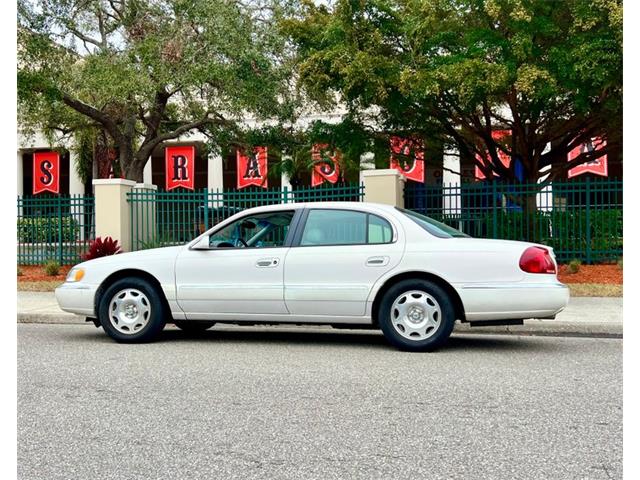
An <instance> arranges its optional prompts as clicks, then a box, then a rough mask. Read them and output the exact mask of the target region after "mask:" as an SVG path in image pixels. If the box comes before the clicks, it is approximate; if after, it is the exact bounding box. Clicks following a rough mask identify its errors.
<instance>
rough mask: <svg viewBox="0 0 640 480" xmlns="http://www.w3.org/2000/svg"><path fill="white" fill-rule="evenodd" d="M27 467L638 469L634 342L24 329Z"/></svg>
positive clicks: (557, 473) (21, 405) (263, 471)
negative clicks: (417, 349)
mask: <svg viewBox="0 0 640 480" xmlns="http://www.w3.org/2000/svg"><path fill="white" fill-rule="evenodd" d="M18 475H19V478H21V479H48V480H52V479H83V480H84V479H103V478H104V479H107V478H108V479H137V478H141V479H142V478H144V479H174V478H175V479H190V478H194V479H206V478H211V479H232V478H234V479H235V478H237V479H250V478H261V479H262V478H291V479H311V478H318V479H333V478H345V479H352V478H362V479H375V478H389V479H405V478H406V479H408V478H416V479H427V478H428V479H440V478H442V479H451V478H460V479H484V478H486V479H503V478H504V479H520V478H522V479H538V478H539V479H545V480H547V479H555V478H558V479H574V478H575V479H583V478H588V479H599V478H602V479H610V478H621V477H622V341H621V340H618V339H591V338H556V337H516V336H507V335H505V336H488V335H455V336H454V337H452V339H451V342H450V344H449V346H448V347H447V348H445V349H442V350H440V351H439V352H437V353H431V354H411V353H402V352H398V351H396V350H394V349H392V348H391V347H389V346H387V344H386V343H385V341H384V339H383V338H382V337H381V336H380V335H378V334H375V333H370V332H362V333H353V332H345V331H336V330H312V329H306V330H292V329H288V330H287V329H275V328H268V329H264V328H263V329H257V328H256V329H248V328H243V329H233V328H226V329H223V330H217V329H215V328H214V329H213V330H211V331H209V332H207V333H206V334H205V335H203V336H200V337H195V336H187V335H185V334H183V333H182V332H180V331H178V330H175V329H170V330H166V331H165V332H164V335H163V337H162V340H161V341H159V342H157V343H154V344H148V345H118V344H116V343H113V342H112V341H110V340H109V339H108V338H107V337H106V336H105V335H104V334H103V332H102V330H97V329H95V328H93V327H91V326H84V325H83V326H75V325H31V324H21V325H18Z"/></svg>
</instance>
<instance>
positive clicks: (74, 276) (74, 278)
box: [66, 267, 84, 282]
mask: <svg viewBox="0 0 640 480" xmlns="http://www.w3.org/2000/svg"><path fill="white" fill-rule="evenodd" d="M83 277H84V268H78V267H74V268H72V269H71V270H69V273H68V274H67V280H66V281H67V282H79V281H80V280H82V278H83Z"/></svg>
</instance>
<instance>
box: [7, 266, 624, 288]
mask: <svg viewBox="0 0 640 480" xmlns="http://www.w3.org/2000/svg"><path fill="white" fill-rule="evenodd" d="M70 268H71V266H70V265H67V266H62V267H60V274H59V275H56V276H55V277H50V276H49V275H47V274H46V273H44V270H43V267H42V266H41V265H23V266H21V267H20V270H22V275H21V276H19V277H18V281H19V282H38V281H42V280H60V281H61V282H63V281H64V279H65V278H66V276H67V273H68V272H69V269H70ZM558 278H559V279H560V281H561V282H563V283H606V284H611V285H622V269H621V268H620V267H618V265H580V270H579V271H578V273H573V274H571V273H567V266H566V265H560V273H559V274H558Z"/></svg>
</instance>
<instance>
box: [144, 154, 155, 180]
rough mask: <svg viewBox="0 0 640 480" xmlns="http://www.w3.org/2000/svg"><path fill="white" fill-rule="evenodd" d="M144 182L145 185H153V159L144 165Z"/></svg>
mask: <svg viewBox="0 0 640 480" xmlns="http://www.w3.org/2000/svg"><path fill="white" fill-rule="evenodd" d="M142 182H143V184H144V185H151V184H152V183H153V170H152V169H151V157H149V160H147V163H145V164H144V170H143V171H142Z"/></svg>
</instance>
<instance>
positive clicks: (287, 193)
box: [282, 185, 289, 203]
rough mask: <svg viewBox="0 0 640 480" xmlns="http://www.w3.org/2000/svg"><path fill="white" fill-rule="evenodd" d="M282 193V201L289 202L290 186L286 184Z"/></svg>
mask: <svg viewBox="0 0 640 480" xmlns="http://www.w3.org/2000/svg"><path fill="white" fill-rule="evenodd" d="M282 193H283V195H284V199H283V200H284V201H283V202H282V203H287V202H288V200H289V187H287V186H286V185H285V186H284V187H283V189H282Z"/></svg>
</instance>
